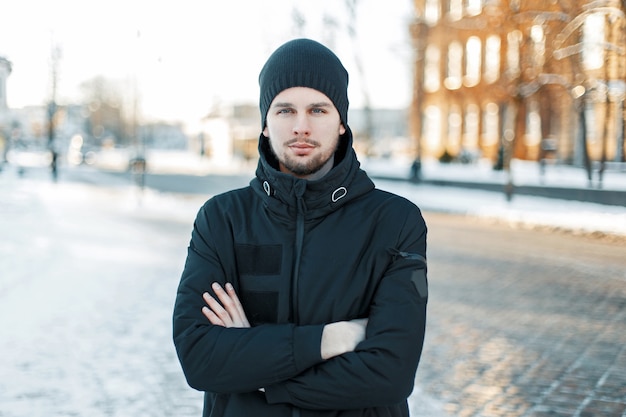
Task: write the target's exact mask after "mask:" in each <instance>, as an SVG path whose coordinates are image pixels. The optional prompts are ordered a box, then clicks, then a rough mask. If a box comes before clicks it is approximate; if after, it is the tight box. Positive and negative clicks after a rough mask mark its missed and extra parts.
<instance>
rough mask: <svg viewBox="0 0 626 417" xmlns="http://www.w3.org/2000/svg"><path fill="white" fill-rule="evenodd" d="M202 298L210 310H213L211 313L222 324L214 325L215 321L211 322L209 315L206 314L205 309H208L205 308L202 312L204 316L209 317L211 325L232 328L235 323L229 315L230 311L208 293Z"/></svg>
mask: <svg viewBox="0 0 626 417" xmlns="http://www.w3.org/2000/svg"><path fill="white" fill-rule="evenodd" d="M202 297H203V298H204V301H205V302H206V303H207V305H208V306H209V307H208V308H209V309H210V310H211V313H212V314H213V315H214V316H215V317H217V319H218V320H219V322H220V323H214V322H213V321H211V318H210V317H209V316H208V315H207V313H204V308H206V307H204V308H203V309H202V311H203V313H204V315H205V316H207V318H208V319H209V320H210V321H211V323H212V324H217V325H219V326H225V327H232V325H233V321H232V318H231V316H230V314H228V311H226V310H225V309H224V307H222V305H221V304H220V303H219V302H218V301H217V300H216V299H215V298H213V297H211V295H210V294H209V293H208V292H205V293H204V294H203V295H202Z"/></svg>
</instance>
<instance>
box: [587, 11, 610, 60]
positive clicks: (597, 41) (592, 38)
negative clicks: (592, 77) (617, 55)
mask: <svg viewBox="0 0 626 417" xmlns="http://www.w3.org/2000/svg"><path fill="white" fill-rule="evenodd" d="M605 30H606V26H605V21H604V15H602V14H599V13H594V14H591V15H589V16H587V18H586V19H585V23H584V25H583V44H584V47H583V65H584V67H585V69H588V70H592V69H599V68H602V65H604V46H603V44H604V39H605V33H604V31H605Z"/></svg>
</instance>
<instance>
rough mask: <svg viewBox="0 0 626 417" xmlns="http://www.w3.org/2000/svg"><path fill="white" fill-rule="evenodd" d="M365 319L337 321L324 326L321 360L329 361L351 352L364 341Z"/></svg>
mask: <svg viewBox="0 0 626 417" xmlns="http://www.w3.org/2000/svg"><path fill="white" fill-rule="evenodd" d="M366 327H367V319H355V320H350V321H338V322H335V323H330V324H327V325H325V326H324V330H323V331H322V343H321V347H320V349H321V354H322V359H324V360H326V359H330V358H332V357H334V356H338V355H341V354H343V353H346V352H352V351H353V350H354V349H355V348H356V345H358V344H359V343H360V342H362V341H363V340H365V328H366Z"/></svg>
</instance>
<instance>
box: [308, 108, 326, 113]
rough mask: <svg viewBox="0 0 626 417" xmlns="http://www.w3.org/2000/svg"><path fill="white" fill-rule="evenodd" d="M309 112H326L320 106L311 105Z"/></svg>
mask: <svg viewBox="0 0 626 417" xmlns="http://www.w3.org/2000/svg"><path fill="white" fill-rule="evenodd" d="M311 113H315V114H323V113H326V110H325V109H323V108H321V107H313V108H312V109H311Z"/></svg>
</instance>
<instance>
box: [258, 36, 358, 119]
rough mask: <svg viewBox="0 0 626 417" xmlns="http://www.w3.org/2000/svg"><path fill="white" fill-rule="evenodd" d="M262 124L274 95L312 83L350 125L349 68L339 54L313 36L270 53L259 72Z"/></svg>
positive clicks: (312, 86)
mask: <svg viewBox="0 0 626 417" xmlns="http://www.w3.org/2000/svg"><path fill="white" fill-rule="evenodd" d="M259 86H260V87H261V88H260V90H261V95H260V99H259V108H260V110H261V128H262V129H263V128H265V122H266V118H267V111H268V109H269V107H270V104H271V103H272V100H274V97H276V96H277V95H278V93H280V92H281V91H283V90H286V89H288V88H291V87H309V88H313V89H315V90H317V91H320V92H322V93H324V94H325V95H326V96H327V97H328V98H329V99H330V100H331V101H332V102H333V104H334V105H335V108H336V109H337V111H338V112H339V117H341V122H342V123H343V125H344V126H345V127H347V126H348V72H347V71H346V69H345V68H344V67H343V65H342V64H341V61H340V60H339V58H337V56H336V55H335V54H334V53H333V52H332V51H331V50H330V49H328V48H327V47H325V46H324V45H322V44H320V43H318V42H315V41H313V40H310V39H295V40H292V41H289V42H287V43H285V44H283V45H282V46H281V47H279V48H278V49H277V50H276V51H274V53H273V54H272V55H271V56H270V57H269V59H268V60H267V62H266V63H265V65H264V66H263V69H262V70H261V73H260V75H259Z"/></svg>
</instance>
